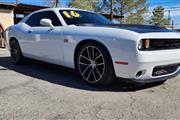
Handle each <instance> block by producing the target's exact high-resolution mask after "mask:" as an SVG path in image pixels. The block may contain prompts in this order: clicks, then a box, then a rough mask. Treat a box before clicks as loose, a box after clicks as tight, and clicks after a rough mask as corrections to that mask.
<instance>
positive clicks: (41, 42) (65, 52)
mask: <svg viewBox="0 0 180 120" xmlns="http://www.w3.org/2000/svg"><path fill="white" fill-rule="evenodd" d="M5 36H6V42H7V46H8V48H9V50H10V53H11V57H12V61H13V62H14V63H15V64H18V63H20V62H22V61H23V59H24V58H31V59H36V60H39V61H44V62H47V63H52V64H56V65H61V66H64V67H68V68H73V69H75V70H77V72H78V73H79V74H80V76H81V77H82V78H83V79H84V80H85V81H86V82H87V83H90V84H93V85H97V84H109V83H112V81H113V80H114V78H123V79H124V80H128V81H129V80H131V81H135V82H138V83H149V82H160V81H165V80H167V79H170V78H173V77H175V76H177V75H178V73H179V71H180V34H179V33H176V32H172V31H170V30H167V29H165V28H158V27H154V26H145V25H120V24H119V25H118V24H113V23H112V22H111V21H109V20H108V19H106V18H105V17H103V16H101V15H98V14H96V13H93V12H90V11H85V10H80V9H73V8H49V9H44V10H39V11H36V12H34V13H32V14H30V15H28V16H27V17H25V18H24V19H23V20H22V21H21V22H20V23H18V24H16V25H14V26H11V27H9V28H8V29H7V30H6V32H5Z"/></svg>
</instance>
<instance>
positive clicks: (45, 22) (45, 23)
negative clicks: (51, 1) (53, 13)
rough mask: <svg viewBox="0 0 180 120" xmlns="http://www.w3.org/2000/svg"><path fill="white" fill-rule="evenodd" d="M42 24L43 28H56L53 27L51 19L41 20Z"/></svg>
mask: <svg viewBox="0 0 180 120" xmlns="http://www.w3.org/2000/svg"><path fill="white" fill-rule="evenodd" d="M40 24H41V25H42V26H47V27H51V28H52V29H54V26H53V24H52V21H51V20H50V19H45V18H44V19H41V21H40Z"/></svg>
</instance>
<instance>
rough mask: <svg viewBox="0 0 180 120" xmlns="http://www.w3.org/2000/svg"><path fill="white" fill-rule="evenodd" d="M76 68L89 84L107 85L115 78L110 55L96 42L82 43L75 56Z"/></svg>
mask: <svg viewBox="0 0 180 120" xmlns="http://www.w3.org/2000/svg"><path fill="white" fill-rule="evenodd" d="M76 68H77V70H78V73H79V74H80V76H81V77H82V79H83V80H85V81H86V83H88V84H90V85H100V84H106V85H108V84H111V83H112V82H113V81H114V78H115V74H114V68H113V64H112V60H111V56H110V55H109V52H108V51H107V49H106V48H105V47H103V46H102V45H101V44H98V43H88V44H83V45H82V47H81V48H80V49H79V51H78V55H77V57H76Z"/></svg>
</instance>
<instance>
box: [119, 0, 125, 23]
mask: <svg viewBox="0 0 180 120" xmlns="http://www.w3.org/2000/svg"><path fill="white" fill-rule="evenodd" d="M123 9H124V0H121V9H120V13H121V16H124V12H123ZM120 21H121V24H122V23H123V22H124V21H123V17H122V18H121V19H120Z"/></svg>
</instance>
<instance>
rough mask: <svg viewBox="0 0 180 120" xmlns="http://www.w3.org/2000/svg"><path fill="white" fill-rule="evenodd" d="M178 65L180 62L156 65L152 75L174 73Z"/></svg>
mask: <svg viewBox="0 0 180 120" xmlns="http://www.w3.org/2000/svg"><path fill="white" fill-rule="evenodd" d="M179 66H180V64H173V65H165V66H157V67H155V68H154V69H153V73H152V76H161V75H167V74H171V73H174V72H175V71H176V70H177V69H178V67H179Z"/></svg>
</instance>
